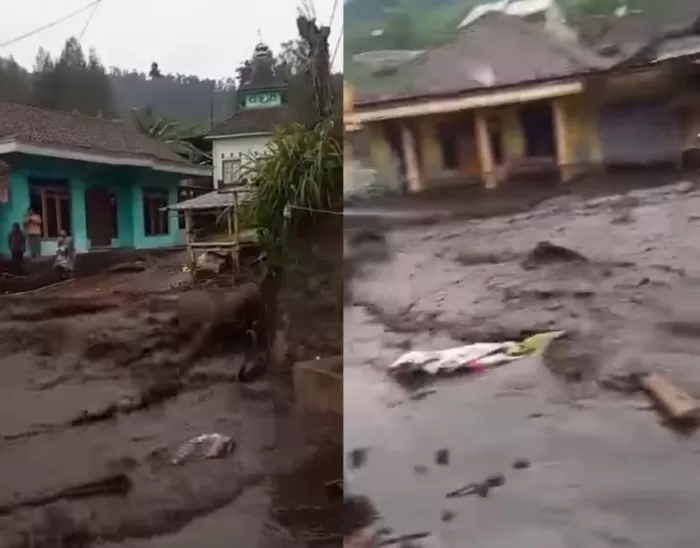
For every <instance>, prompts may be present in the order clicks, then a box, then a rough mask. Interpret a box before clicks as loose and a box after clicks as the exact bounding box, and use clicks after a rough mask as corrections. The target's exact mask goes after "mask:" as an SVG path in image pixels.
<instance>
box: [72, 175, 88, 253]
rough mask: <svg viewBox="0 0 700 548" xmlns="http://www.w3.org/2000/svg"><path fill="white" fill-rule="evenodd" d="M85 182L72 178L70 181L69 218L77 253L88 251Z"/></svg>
mask: <svg viewBox="0 0 700 548" xmlns="http://www.w3.org/2000/svg"><path fill="white" fill-rule="evenodd" d="M85 188H86V186H85V180H84V179H82V178H73V179H71V181H70V217H71V231H72V232H73V234H72V236H73V244H74V245H75V250H76V251H77V252H79V253H81V252H84V251H90V241H89V240H88V233H87V213H86V211H85Z"/></svg>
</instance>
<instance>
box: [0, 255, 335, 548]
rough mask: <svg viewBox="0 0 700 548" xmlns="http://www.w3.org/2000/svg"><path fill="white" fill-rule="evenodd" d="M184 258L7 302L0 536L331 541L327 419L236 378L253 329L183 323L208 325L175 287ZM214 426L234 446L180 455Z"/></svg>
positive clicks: (266, 386) (28, 540)
mask: <svg viewBox="0 0 700 548" xmlns="http://www.w3.org/2000/svg"><path fill="white" fill-rule="evenodd" d="M179 259H181V257H177V256H174V257H170V258H166V259H162V260H161V261H160V262H159V263H158V264H157V265H155V266H153V265H150V266H149V268H148V269H146V270H145V271H144V272H140V273H112V274H106V275H100V276H95V277H92V278H84V279H79V280H76V281H74V282H67V283H65V284H61V285H59V286H56V287H54V288H50V289H47V290H45V291H40V292H36V293H31V294H27V295H20V296H6V297H4V298H3V299H2V305H1V306H0V356H1V357H0V362H1V364H0V417H1V418H0V437H1V438H2V439H1V440H0V469H1V470H2V472H0V475H1V477H0V547H2V548H24V547H27V548H28V547H34V548H43V547H52V548H53V547H71V548H72V547H81V546H85V547H87V546H114V547H116V546H134V547H159V546H168V547H177V546H183V547H185V546H187V547H191V546H193V545H197V544H199V545H201V544H202V543H206V545H207V546H208V547H212V548H216V547H217V546H222V547H223V546H231V542H234V541H235V544H236V545H241V546H270V547H273V546H280V547H282V546H290V547H292V546H305V545H307V544H309V542H310V541H314V542H317V543H323V542H325V543H328V542H331V541H333V539H337V537H338V535H339V533H340V530H339V524H338V523H337V519H336V518H337V516H338V511H337V510H335V509H334V507H333V505H332V504H330V505H329V504H327V502H328V497H327V496H326V494H325V492H324V485H325V483H326V482H328V481H331V480H335V479H337V475H338V473H339V471H338V466H337V462H338V461H339V458H340V457H339V456H336V457H333V456H332V455H333V451H335V452H336V453H339V452H340V449H339V448H338V446H337V445H333V443H332V442H331V441H328V440H332V439H333V436H330V435H327V432H326V431H325V430H324V428H326V427H327V425H326V424H325V423H324V422H323V421H320V420H318V421H316V420H311V419H308V418H302V417H301V416H300V415H299V414H298V413H297V412H296V409H295V406H294V403H293V401H292V398H291V396H290V394H291V390H289V389H288V388H287V387H286V385H285V384H284V383H281V382H277V380H276V377H275V376H274V375H272V376H267V377H262V378H251V379H246V380H249V381H250V382H246V383H244V384H241V383H240V382H239V380H240V374H239V373H240V370H241V368H242V367H246V363H247V362H246V360H249V359H250V357H251V356H250V350H249V346H248V343H247V342H246V341H247V339H246V334H245V331H246V329H245V328H246V327H248V326H246V325H242V326H238V327H237V326H236V325H233V324H232V325H230V326H228V328H229V331H228V335H227V336H226V337H218V336H217V333H215V332H213V331H212V332H211V333H207V334H206V335H207V336H206V337H204V338H198V337H197V336H196V335H195V334H193V333H197V330H196V329H195V330H191V329H185V328H184V326H183V318H184V319H188V320H190V323H192V324H193V325H194V324H196V325H200V326H201V325H205V324H206V321H204V320H203V319H202V318H199V319H196V321H194V320H192V314H194V315H195V316H196V314H197V313H196V311H193V310H194V308H192V307H189V306H187V307H185V309H184V310H183V305H182V304H181V303H182V302H183V301H182V300H181V299H182V298H183V291H182V290H181V289H177V288H175V289H173V287H176V286H178V283H179V281H180V280H179V277H181V276H180V274H177V273H176V271H177V270H178V269H179V268H178V267H179V264H180V260H179ZM188 298H189V297H188ZM227 298H229V297H227V296H225V295H223V294H222V299H221V300H222V301H225V300H226V299H227ZM195 308H196V307H195ZM190 313H191V314H190ZM185 316H187V318H185ZM239 317H240V316H239ZM184 323H186V322H184ZM234 323H235V322H234ZM244 323H247V322H244ZM237 328H240V331H238V332H237V331H236V329H237ZM208 433H219V434H222V435H223V436H229V437H230V438H231V439H232V441H233V448H232V451H231V452H230V453H228V454H225V455H223V456H222V457H221V458H211V459H205V458H197V457H196V455H195V456H193V458H191V459H186V460H185V462H184V463H182V464H180V465H177V466H176V465H173V463H172V458H173V454H174V453H175V451H177V449H178V448H179V447H180V446H181V445H182V444H183V443H185V442H187V441H188V440H190V439H192V438H194V437H196V436H200V435H202V434H208ZM329 455H331V456H329ZM307 484H308V485H309V487H308V488H301V486H302V485H307ZM340 503H342V500H341V501H340ZM335 542H336V545H337V541H335ZM317 545H323V544H317ZM327 545H328V544H327ZM331 545H332V544H331Z"/></svg>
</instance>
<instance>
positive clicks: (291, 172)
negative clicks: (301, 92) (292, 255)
mask: <svg viewBox="0 0 700 548" xmlns="http://www.w3.org/2000/svg"><path fill="white" fill-rule="evenodd" d="M338 124H339V123H338V122H337V121H336V120H335V119H325V120H323V121H321V122H319V123H318V124H316V125H315V126H313V127H307V126H304V125H301V124H292V125H290V126H286V127H283V128H280V129H278V131H277V132H276V133H275V135H274V137H273V138H272V140H271V141H270V142H269V143H268V145H267V149H266V151H265V153H264V154H261V155H257V156H254V155H252V156H248V157H247V158H246V161H245V162H244V165H243V168H242V177H243V178H244V179H246V180H248V182H249V183H250V184H251V187H252V196H251V198H250V200H249V202H248V204H247V210H246V216H245V218H246V220H247V221H248V222H249V223H251V224H252V225H253V226H255V227H256V228H257V230H258V238H259V241H260V242H261V243H262V245H263V246H264V247H265V249H266V251H267V253H268V259H269V260H270V261H272V263H273V264H269V265H268V266H269V267H271V268H272V269H275V268H276V267H278V266H280V265H281V263H280V262H279V261H281V259H282V257H281V253H282V251H283V250H284V247H285V246H284V240H285V236H286V230H287V227H288V225H289V215H287V212H291V213H296V214H298V213H302V214H303V213H304V212H306V214H307V215H308V214H310V213H313V212H314V211H318V210H327V209H330V208H332V207H333V206H334V203H333V198H334V197H335V196H338V195H339V191H340V189H342V184H343V151H342V144H341V140H340V135H339V130H338V127H339V125H338Z"/></svg>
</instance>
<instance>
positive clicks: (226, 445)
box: [171, 433, 236, 465]
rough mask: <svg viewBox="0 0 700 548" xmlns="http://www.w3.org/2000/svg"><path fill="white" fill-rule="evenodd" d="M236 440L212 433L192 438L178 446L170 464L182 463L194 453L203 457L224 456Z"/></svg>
mask: <svg viewBox="0 0 700 548" xmlns="http://www.w3.org/2000/svg"><path fill="white" fill-rule="evenodd" d="M235 446H236V442H235V441H234V440H233V438H232V437H230V436H225V435H223V434H218V433H212V434H202V435H201V436H197V437H195V438H192V439H191V440H189V441H187V442H185V443H184V444H182V445H181V446H180V448H179V449H178V450H177V451H176V452H175V454H174V455H173V458H172V460H171V462H172V464H175V465H177V464H182V463H183V462H184V461H185V460H188V459H190V458H193V457H194V456H195V455H197V456H201V457H204V458H205V459H217V458H221V457H225V456H226V455H228V454H229V453H231V452H232V451H233V449H234V448H235Z"/></svg>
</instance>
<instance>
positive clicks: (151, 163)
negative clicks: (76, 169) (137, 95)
mask: <svg viewBox="0 0 700 548" xmlns="http://www.w3.org/2000/svg"><path fill="white" fill-rule="evenodd" d="M12 152H20V153H25V154H33V155H35V156H49V157H54V158H61V159H67V160H78V161H85V162H92V163H102V164H108V165H128V166H136V167H150V168H153V169H156V170H159V171H168V172H173V173H178V174H183V175H211V169H210V168H205V167H202V166H198V165H194V164H191V163H189V162H187V161H185V160H183V159H182V158H180V156H178V155H177V154H175V153H174V152H172V151H171V150H170V149H169V148H168V147H167V146H165V145H164V144H163V143H160V142H159V141H157V140H155V139H152V138H150V137H147V136H145V135H143V134H141V133H139V132H138V131H137V130H136V129H135V128H133V127H131V126H130V125H129V124H126V123H123V122H120V121H112V120H104V119H100V118H91V117H89V116H83V115H81V114H73V113H69V112H61V111H57V110H49V109H42V108H37V107H32V106H28V105H20V104H17V103H10V102H4V101H0V154H7V153H12Z"/></svg>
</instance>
